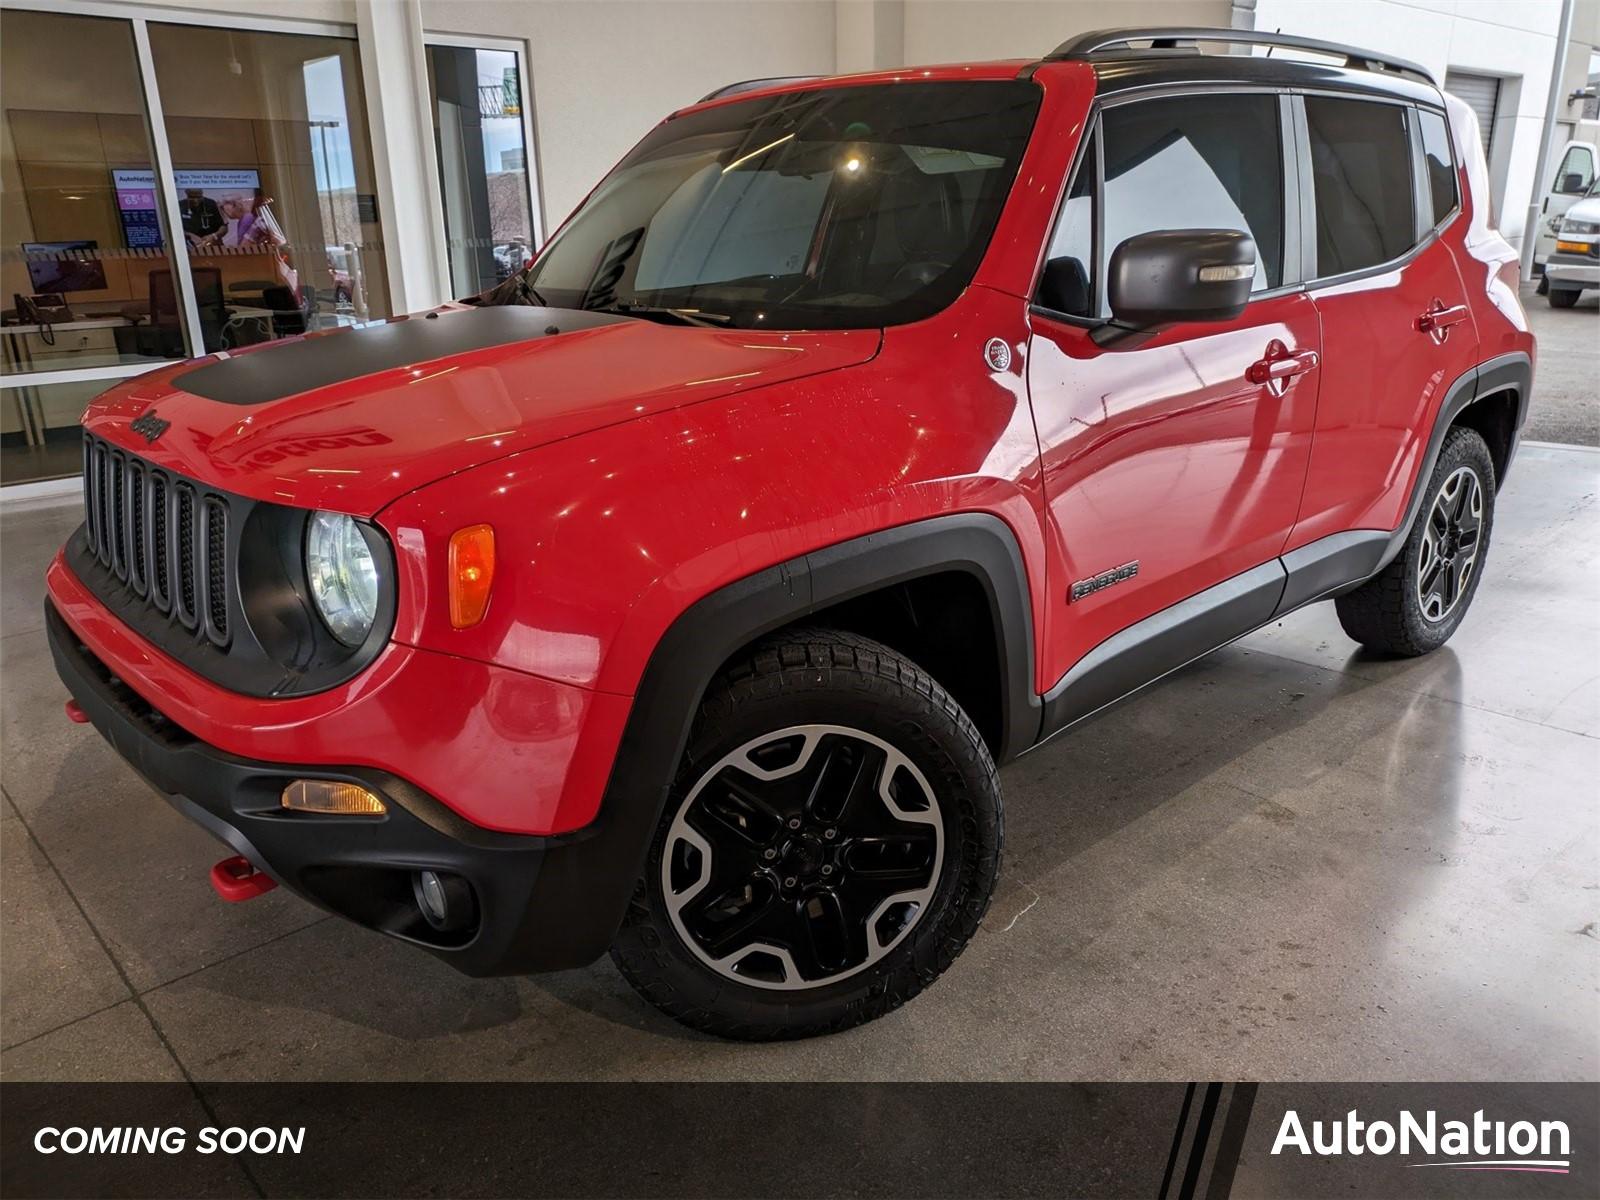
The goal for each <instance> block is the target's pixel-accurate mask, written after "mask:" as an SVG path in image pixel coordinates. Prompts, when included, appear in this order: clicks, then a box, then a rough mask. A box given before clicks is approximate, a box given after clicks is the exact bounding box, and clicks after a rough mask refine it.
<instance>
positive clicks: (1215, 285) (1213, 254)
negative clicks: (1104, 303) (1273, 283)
mask: <svg viewBox="0 0 1600 1200" xmlns="http://www.w3.org/2000/svg"><path fill="white" fill-rule="evenodd" d="M1255 274H1256V244H1255V242H1254V240H1252V239H1251V237H1250V236H1249V235H1248V234H1245V233H1240V232H1239V231H1238V230H1236V229H1162V230H1157V231H1156V232H1154V233H1141V234H1138V235H1136V236H1134V237H1131V238H1129V239H1128V240H1127V241H1125V242H1123V243H1122V244H1121V245H1120V246H1118V247H1117V248H1116V249H1115V250H1114V251H1112V254H1111V270H1110V272H1109V275H1108V277H1107V280H1106V292H1107V298H1108V299H1109V301H1110V304H1111V321H1110V323H1109V324H1107V325H1102V326H1101V327H1100V328H1099V329H1096V330H1095V331H1094V334H1093V337H1094V340H1095V341H1096V342H1097V343H1099V344H1100V345H1102V346H1110V345H1115V344H1117V343H1120V342H1124V341H1126V340H1128V339H1130V338H1133V337H1138V339H1139V340H1140V341H1143V340H1144V339H1145V338H1147V337H1148V336H1150V335H1151V334H1154V333H1155V332H1156V331H1158V330H1160V329H1164V328H1166V327H1167V326H1168V325H1177V324H1181V323H1183V322H1185V321H1231V320H1233V319H1234V318H1235V317H1237V316H1238V315H1239V314H1240V313H1242V312H1244V309H1245V305H1247V304H1249V303H1250V291H1251V284H1252V283H1253V282H1254V280H1255ZM1141 335H1142V336H1141Z"/></svg>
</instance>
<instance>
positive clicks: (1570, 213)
mask: <svg viewBox="0 0 1600 1200" xmlns="http://www.w3.org/2000/svg"><path fill="white" fill-rule="evenodd" d="M1562 216H1563V218H1564V219H1565V220H1568V221H1593V222H1596V223H1600V196H1588V197H1586V198H1585V199H1582V200H1579V201H1578V202H1577V203H1576V204H1574V205H1573V206H1572V207H1571V208H1569V209H1567V211H1566V212H1565V213H1563V214H1562Z"/></svg>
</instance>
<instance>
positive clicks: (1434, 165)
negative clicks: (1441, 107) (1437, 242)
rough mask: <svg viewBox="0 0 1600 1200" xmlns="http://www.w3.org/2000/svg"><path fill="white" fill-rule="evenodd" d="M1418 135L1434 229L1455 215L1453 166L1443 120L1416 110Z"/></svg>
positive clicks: (1423, 110)
mask: <svg viewBox="0 0 1600 1200" xmlns="http://www.w3.org/2000/svg"><path fill="white" fill-rule="evenodd" d="M1417 122H1418V125H1419V127H1420V129H1421V131H1422V156H1423V161H1424V165H1425V166H1426V167H1427V168H1428V191H1429V193H1430V196H1431V199H1432V201H1433V223H1434V224H1435V225H1438V224H1439V223H1440V222H1441V221H1443V220H1444V219H1445V218H1446V217H1448V216H1449V215H1450V214H1451V213H1452V212H1454V211H1455V207H1456V201H1457V199H1458V198H1459V197H1457V195H1456V164H1455V159H1454V158H1452V157H1451V154H1450V133H1449V131H1448V130H1447V129H1446V128H1445V123H1444V117H1443V115H1441V114H1440V113H1436V112H1433V111H1431V110H1430V109H1418V110H1417Z"/></svg>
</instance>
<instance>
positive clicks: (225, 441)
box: [84, 305, 881, 516]
mask: <svg viewBox="0 0 1600 1200" xmlns="http://www.w3.org/2000/svg"><path fill="white" fill-rule="evenodd" d="M880 336H881V335H880V331H879V330H877V329H866V330H837V331H826V332H819V333H779V332H764V331H755V330H743V329H737V330H735V329H709V328H700V327H690V326H680V325H662V324H658V323H656V322H653V321H646V320H640V319H636V318H632V317H620V316H612V315H609V314H602V313H590V312H577V311H572V310H566V309H549V308H535V307H526V306H509V307H485V308H469V307H466V306H461V305H457V306H450V307H447V308H444V309H440V310H438V311H436V312H433V313H428V314H425V315H419V316H411V317H399V318H396V319H394V320H390V321H384V322H379V323H375V324H372V325H368V326H363V327H359V328H346V329H337V330H329V331H327V332H323V333H314V334H308V335H305V336H302V337H298V338H292V339H288V340H285V341H281V342H273V343H270V344H268V345H264V346H260V347H252V348H249V349H246V350H241V351H235V352H231V353H226V352H225V353H221V354H215V355H211V356H209V357H207V358H204V359H199V360H196V361H194V362H188V363H180V364H176V365H174V366H172V367H168V368H164V369H161V370H158V371H154V372H151V373H150V374H147V375H140V376H137V377H136V378H134V379H132V380H130V381H128V382H127V383H126V384H123V385H120V386H118V387H116V388H113V389H112V390H111V391H109V392H107V393H105V394H104V395H102V396H100V397H99V398H98V399H96V400H95V401H94V402H93V403H92V404H91V405H90V406H89V409H88V412H87V413H86V414H85V417H84V424H85V425H86V426H87V427H88V428H89V429H90V430H92V431H93V432H94V433H95V434H97V435H99V436H101V437H104V438H106V439H107V440H109V441H112V442H115V443H117V444H118V445H121V446H123V447H125V448H127V449H129V450H132V451H134V452H135V453H137V454H138V455H140V456H141V457H142V458H144V459H146V460H148V461H150V462H153V463H155V464H156V465H158V466H162V467H167V468H169V469H170V470H173V471H176V472H178V473H180V474H183V475H188V476H190V477H192V478H195V479H198V480H202V481H205V482H208V483H212V484H215V485H216V486H217V487H219V488H222V489H224V490H226V491H231V492H235V493H238V494H239V495H243V496H248V497H250V498H252V499H256V500H268V501H275V502H277V503H280V504H292V505H299V506H305V507H318V508H330V509H335V510H337V511H340V512H348V513H351V514H352V515H356V516H370V515H372V514H373V513H375V512H377V511H378V509H380V508H382V507H383V506H384V505H385V504H388V503H389V502H390V501H391V500H394V499H395V498H396V497H398V496H400V495H403V494H404V493H406V492H409V491H411V490H413V489H415V488H418V487H421V486H422V485H423V484H426V483H431V482H432V481H434V480H436V479H441V478H443V477H444V476H446V475H452V474H454V473H456V472H457V471H462V470H465V469H466V468H468V467H473V466H477V465H479V464H481V463H485V462H488V461H491V460H493V459H496V458H501V457H504V456H506V455H508V454H515V453H517V452H519V451H522V450H528V449H532V448H533V447H535V446H541V445H544V444H545V443H547V442H553V441H556V440H558V439H561V438H568V437H572V436H574V435H576V434H580V433H584V432H587V431H588V430H591V429H598V428H601V427H602V426H606V425H615V424H617V423H619V422H622V421H631V420H637V419H639V418H641V417H646V416H650V415H652V414H654V413H661V412H665V411H668V410H670V409H674V408H678V407H680V406H682V405H686V404H694V403H698V402H699V401H702V400H709V399H713V398H715V397H718V396H723V395H728V394H730V393H734V392H741V391H748V390H749V389H751V388H756V387H764V386H766V385H768V384H773V383H781V382H783V381H786V380H792V379H799V378H801V377H803V376H806V375H814V374H817V373H819V372H822V371H831V370H835V369H837V368H839V367H845V366H850V365H852V364H855V363H860V362H865V361H866V360H868V359H870V358H871V357H872V356H873V355H874V354H875V353H876V352H877V349H878V344H879V340H880ZM146 414H153V415H154V417H155V418H156V420H153V421H152V420H145V421H138V425H137V427H136V428H130V425H133V424H134V423H135V422H136V421H137V420H138V418H140V417H143V416H146ZM151 434H154V436H153V437H152V436H150V435H151Z"/></svg>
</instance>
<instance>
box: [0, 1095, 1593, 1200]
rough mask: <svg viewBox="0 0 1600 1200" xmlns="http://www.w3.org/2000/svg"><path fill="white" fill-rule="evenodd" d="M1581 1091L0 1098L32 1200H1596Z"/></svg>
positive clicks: (10, 1162)
mask: <svg viewBox="0 0 1600 1200" xmlns="http://www.w3.org/2000/svg"><path fill="white" fill-rule="evenodd" d="M1597 1143H1600V1085H1593V1084H1261V1085H1257V1084H1243V1083H1241V1084H1215V1083H1213V1084H1182V1083H1173V1084H1136V1083H1130V1084H1111V1083H1105V1084H1094V1083H1063V1084H955V1083H946V1084H894V1083H876V1084H845V1083H812V1084H661V1083H654V1084H584V1083H573V1084H356V1083H350V1084H198V1085H195V1086H192V1087H191V1086H188V1085H183V1084H25V1083H14V1084H0V1194H3V1195H5V1196H6V1197H25V1196H393V1197H400V1196H562V1197H591V1196H616V1197H655V1196H663V1197H677V1196H709V1197H724V1196H726V1197H769V1196H770V1197H805V1196H931V1197H966V1196H983V1197H989V1196H1019V1197H1021V1196H1052V1197H1058V1196H1116V1197H1121V1196H1137V1197H1160V1198H1162V1200H1187V1198H1189V1197H1214V1198H1217V1200H1221V1198H1223V1197H1227V1196H1229V1195H1232V1196H1237V1197H1306V1198H1314V1197H1323V1196H1327V1197H1333V1196H1339V1197H1350V1196H1383V1197H1405V1196H1416V1197H1433V1196H1441V1197H1456V1196H1472V1197H1496V1198H1498V1197H1512V1196H1517V1197H1520V1196H1529V1197H1550V1198H1556V1197H1569V1196H1586V1197H1592V1196H1595V1195H1600V1145H1597Z"/></svg>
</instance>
